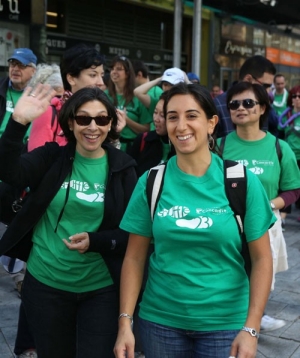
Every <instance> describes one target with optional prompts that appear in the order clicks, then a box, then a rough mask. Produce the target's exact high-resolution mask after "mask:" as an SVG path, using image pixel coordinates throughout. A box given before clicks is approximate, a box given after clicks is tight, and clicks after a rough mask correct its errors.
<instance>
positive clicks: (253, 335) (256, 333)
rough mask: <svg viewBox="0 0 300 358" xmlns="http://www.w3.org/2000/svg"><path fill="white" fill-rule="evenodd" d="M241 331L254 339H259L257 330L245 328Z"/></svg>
mask: <svg viewBox="0 0 300 358" xmlns="http://www.w3.org/2000/svg"><path fill="white" fill-rule="evenodd" d="M241 330H242V331H245V332H248V333H249V334H250V335H251V336H252V337H256V338H258V337H259V333H258V332H257V330H256V329H255V328H251V327H246V326H244V327H243V328H242V329H241Z"/></svg>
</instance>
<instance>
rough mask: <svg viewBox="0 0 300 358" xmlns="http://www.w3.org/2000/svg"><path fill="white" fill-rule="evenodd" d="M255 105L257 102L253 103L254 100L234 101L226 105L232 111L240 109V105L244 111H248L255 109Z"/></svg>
mask: <svg viewBox="0 0 300 358" xmlns="http://www.w3.org/2000/svg"><path fill="white" fill-rule="evenodd" d="M257 104H259V102H257V101H254V99H250V98H247V99H243V100H241V101H239V100H237V99H234V100H233V101H230V102H229V103H228V108H229V109H231V110H232V111H235V110H237V109H238V108H240V105H242V106H243V107H244V108H245V109H250V108H253V107H255V106H256V105H257Z"/></svg>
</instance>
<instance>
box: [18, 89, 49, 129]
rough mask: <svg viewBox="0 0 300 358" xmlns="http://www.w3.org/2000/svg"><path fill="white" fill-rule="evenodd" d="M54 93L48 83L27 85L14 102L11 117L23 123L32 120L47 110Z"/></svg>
mask: <svg viewBox="0 0 300 358" xmlns="http://www.w3.org/2000/svg"><path fill="white" fill-rule="evenodd" d="M55 94H56V92H55V91H54V90H53V88H52V87H51V86H50V85H43V84H38V85H37V86H36V87H35V88H31V87H27V88H26V89H25V90H24V92H23V94H22V96H21V97H20V99H19V100H18V102H17V104H16V107H15V109H14V113H13V115H12V117H13V119H14V120H15V121H16V122H19V123H21V124H24V125H26V124H28V123H30V122H32V121H33V120H34V119H35V118H37V117H39V116H40V115H42V114H43V113H44V112H45V111H46V110H47V108H48V106H49V105H50V101H51V99H52V98H53V97H54V96H55Z"/></svg>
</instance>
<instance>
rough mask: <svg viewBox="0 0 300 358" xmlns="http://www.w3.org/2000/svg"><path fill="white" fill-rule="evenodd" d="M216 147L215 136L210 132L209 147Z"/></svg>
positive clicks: (211, 148) (210, 148)
mask: <svg viewBox="0 0 300 358" xmlns="http://www.w3.org/2000/svg"><path fill="white" fill-rule="evenodd" d="M214 147H215V140H214V137H213V136H212V135H211V134H209V135H208V148H209V150H213V149H214Z"/></svg>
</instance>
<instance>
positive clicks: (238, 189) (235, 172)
mask: <svg viewBox="0 0 300 358" xmlns="http://www.w3.org/2000/svg"><path fill="white" fill-rule="evenodd" d="M224 170H225V173H224V174H225V191H226V195H227V198H228V201H229V204H230V207H231V209H232V211H233V212H234V215H235V218H236V221H237V223H238V227H239V231H240V234H242V233H243V232H244V218H245V213H246V195H247V177H246V168H245V167H244V165H242V164H240V163H237V162H234V161H232V160H224Z"/></svg>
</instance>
